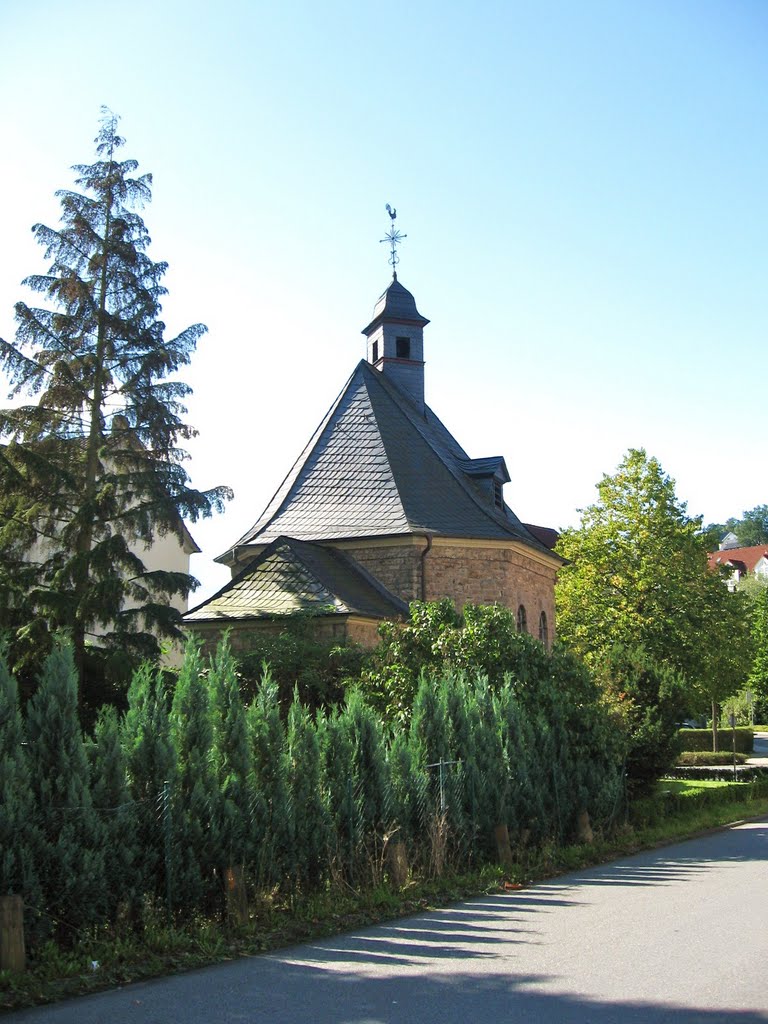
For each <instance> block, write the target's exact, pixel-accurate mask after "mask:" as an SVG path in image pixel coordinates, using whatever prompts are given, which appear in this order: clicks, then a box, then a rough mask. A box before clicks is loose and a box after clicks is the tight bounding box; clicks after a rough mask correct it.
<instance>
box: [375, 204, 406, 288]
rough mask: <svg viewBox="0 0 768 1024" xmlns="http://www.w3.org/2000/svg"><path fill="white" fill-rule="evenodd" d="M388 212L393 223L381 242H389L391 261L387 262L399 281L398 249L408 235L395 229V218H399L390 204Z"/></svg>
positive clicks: (387, 207)
mask: <svg viewBox="0 0 768 1024" xmlns="http://www.w3.org/2000/svg"><path fill="white" fill-rule="evenodd" d="M386 210H387V213H388V214H389V219H390V220H391V221H392V223H391V224H390V227H389V231H388V232H387V233H386V235H384V237H383V238H380V239H379V241H380V242H389V245H390V250H391V251H390V254H389V260H388V261H387V262H388V263H389V265H390V266H391V267H392V276H393V277H394V279H395V280H397V264H398V263H399V262H400V257H399V256H398V255H397V247H398V245H399V244H400V242H402V240H403V239H404V238H407V237H408V235H404V234H402V233H401V232H400V231H398V230H397V228H396V227H395V218H396V217H397V210H393V209H392V207H391V206H390V205H389V203H387V206H386Z"/></svg>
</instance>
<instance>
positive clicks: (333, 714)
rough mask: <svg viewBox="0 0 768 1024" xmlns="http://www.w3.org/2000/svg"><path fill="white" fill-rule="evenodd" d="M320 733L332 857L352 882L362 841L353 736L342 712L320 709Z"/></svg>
mask: <svg viewBox="0 0 768 1024" xmlns="http://www.w3.org/2000/svg"><path fill="white" fill-rule="evenodd" d="M317 734H318V741H319V743H320V754H321V759H322V779H323V793H324V797H325V806H326V808H327V810H328V815H329V818H330V826H331V858H332V860H333V861H334V862H335V865H336V867H337V868H340V869H341V870H342V871H343V874H344V877H345V878H346V880H347V881H348V882H351V881H352V877H353V870H354V864H355V853H356V850H357V848H358V844H359V841H360V819H359V816H358V813H357V804H356V801H355V784H354V779H353V777H352V758H353V748H352V737H351V736H350V734H349V729H348V728H347V719H346V716H345V715H344V713H343V711H341V710H339V708H333V709H332V710H331V711H321V712H319V713H318V718H317Z"/></svg>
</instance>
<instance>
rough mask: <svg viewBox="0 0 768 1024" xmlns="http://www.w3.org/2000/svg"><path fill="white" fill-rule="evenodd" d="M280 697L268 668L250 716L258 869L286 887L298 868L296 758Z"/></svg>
mask: <svg viewBox="0 0 768 1024" xmlns="http://www.w3.org/2000/svg"><path fill="white" fill-rule="evenodd" d="M277 697H278V689H277V684H276V683H275V682H274V680H273V679H272V677H271V675H270V673H269V670H268V668H267V667H266V666H265V667H264V671H263V674H262V678H261V683H260V684H259V688H258V690H257V691H256V699H255V700H254V701H253V703H252V704H251V705H250V707H249V708H248V712H247V719H248V732H249V735H250V739H251V747H252V750H253V775H254V783H255V784H254V796H253V808H252V815H253V818H254V824H255V833H256V835H257V836H258V837H259V844H258V850H257V853H256V873H257V878H258V880H259V882H260V883H261V884H262V885H266V886H272V885H284V884H285V882H286V880H287V879H288V878H290V877H292V876H293V874H294V868H295V851H294V835H295V825H294V811H293V801H292V795H291V787H290V783H289V764H290V762H289V759H288V750H287V745H286V737H285V729H284V728H283V723H282V721H281V720H280V708H279V705H278V702H277Z"/></svg>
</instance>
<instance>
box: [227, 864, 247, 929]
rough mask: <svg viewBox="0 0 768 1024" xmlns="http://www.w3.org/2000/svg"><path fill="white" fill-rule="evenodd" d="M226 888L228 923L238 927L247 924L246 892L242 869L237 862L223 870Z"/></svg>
mask: <svg viewBox="0 0 768 1024" xmlns="http://www.w3.org/2000/svg"><path fill="white" fill-rule="evenodd" d="M224 884H225V886H226V890H227V917H228V919H229V922H230V924H234V925H235V926H236V927H238V928H240V927H243V926H244V925H247V924H248V894H247V893H246V891H245V880H244V879H243V869H242V867H241V866H240V865H239V864H238V865H236V866H235V867H230V868H227V869H226V871H225V872H224Z"/></svg>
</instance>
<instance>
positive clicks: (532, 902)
mask: <svg viewBox="0 0 768 1024" xmlns="http://www.w3.org/2000/svg"><path fill="white" fill-rule="evenodd" d="M170 1021H181V1022H184V1024H216V1022H222V1024H224V1022H226V1024H234V1022H250V1021H255V1022H261V1021H264V1022H269V1024H301V1022H312V1024H331V1022H333V1024H474V1022H476V1021H482V1022H483V1024H485V1022H486V1021H487V1022H489V1024H518V1022H521V1024H522V1022H526V1024H538V1022H547V1024H566V1022H567V1024H576V1022H579V1024H582V1022H589V1024H615V1022H637V1024H641V1022H642V1024H660V1022H665V1024H715V1022H723V1024H725V1022H728V1024H737V1022H738V1024H755V1022H758V1021H761V1022H768V820H765V821H760V822H752V823H748V824H745V825H742V826H739V827H737V828H732V829H729V830H726V831H722V832H717V833H714V834H712V835H709V836H706V837H704V838H701V839H697V840H691V841H689V842H686V843H682V844H679V845H677V846H671V847H666V848H664V849H662V850H658V851H654V852H651V853H645V854H641V855H638V856H635V857H631V858H628V859H626V860H621V861H617V862H615V863H613V864H610V865H605V866H603V867H600V868H595V869H592V870H589V871H584V872H579V873H577V874H572V875H567V876H563V877H561V878H558V879H555V880H553V881H551V882H547V883H544V884H542V885H537V886H534V887H532V888H530V889H525V890H520V891H518V892H511V893H504V894H500V895H498V896H492V897H489V898H485V899H477V900H472V901H470V902H467V903H462V904H459V905H456V906H453V907H449V908H446V909H444V910H439V911H436V912H434V913H425V914H423V915H420V916H418V917H411V918H407V919H405V920H401V921H395V922H392V923H390V924H387V925H384V926H381V927H376V928H369V929H366V930H364V931H360V932H356V933H354V934H349V935H344V936H341V937H338V938H335V939H329V940H326V941H323V942H317V943H313V944H310V945H306V946H300V947H295V948H292V949H288V950H283V951H281V952H279V953H276V954H270V955H265V956H259V957H254V958H251V959H247V960H242V961H237V962H233V963H228V964H223V965H221V966H218V967H213V968H209V969H206V970H202V971H196V972H194V973H190V974H186V975H180V976H177V977H173V978H166V979H160V980H158V981H152V982H146V983H141V984H137V985H133V986H128V987H126V988H124V989H121V990H117V991H114V992H107V993H102V994H99V995H94V996H88V997H86V998H84V999H78V1000H75V1001H71V1002H67V1003H62V1004H58V1005H56V1006H53V1007H44V1008H40V1009H35V1010H28V1011H22V1012H20V1013H13V1014H9V1015H8V1016H6V1017H4V1018H3V1024H11V1022H14V1024H16V1022H18V1024H22V1022H23V1024H159V1022H163V1024H165V1022H170Z"/></svg>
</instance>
